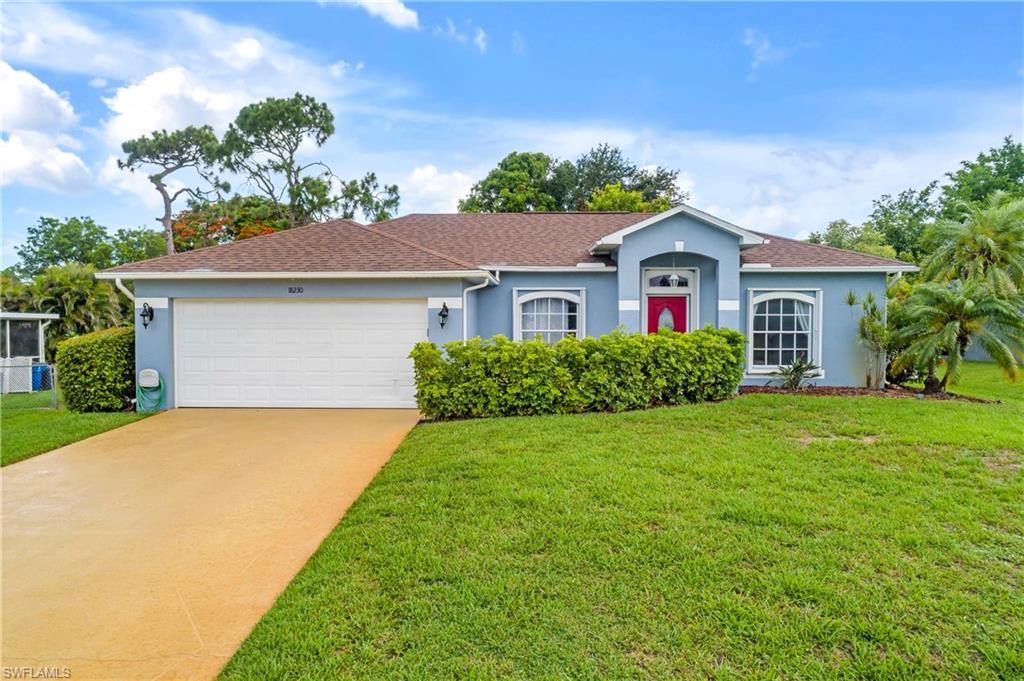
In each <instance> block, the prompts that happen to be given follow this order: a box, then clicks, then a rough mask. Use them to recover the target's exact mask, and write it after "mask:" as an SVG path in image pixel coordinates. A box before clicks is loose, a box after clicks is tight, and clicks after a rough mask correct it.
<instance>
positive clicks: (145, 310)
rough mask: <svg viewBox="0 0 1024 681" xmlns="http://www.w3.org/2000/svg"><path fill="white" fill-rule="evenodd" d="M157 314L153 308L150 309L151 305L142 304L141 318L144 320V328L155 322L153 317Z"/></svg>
mask: <svg viewBox="0 0 1024 681" xmlns="http://www.w3.org/2000/svg"><path fill="white" fill-rule="evenodd" d="M155 316H156V314H155V313H154V312H153V308H152V307H150V305H149V303H143V304H142V312H140V313H139V317H141V318H142V328H146V327H147V326H149V323H150V322H151V321H153V317H155Z"/></svg>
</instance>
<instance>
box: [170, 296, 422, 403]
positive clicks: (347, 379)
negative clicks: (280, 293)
mask: <svg viewBox="0 0 1024 681" xmlns="http://www.w3.org/2000/svg"><path fill="white" fill-rule="evenodd" d="M426 325H427V310H426V301H423V300H419V301H404V300H403V301H379V300H375V301H358V300H346V301H339V300H315V301H314V300H304V301H267V300H245V299H231V300H177V301H175V304H174V336H175V341H174V345H175V353H174V354H175V363H176V366H175V376H176V381H177V383H176V395H177V404H178V406H181V407H380V408H388V407H415V406H416V400H415V382H414V380H413V367H412V360H410V359H409V358H408V355H409V351H410V350H411V349H412V346H413V345H414V344H415V343H417V342H418V341H421V340H425V339H426V336H427V333H426Z"/></svg>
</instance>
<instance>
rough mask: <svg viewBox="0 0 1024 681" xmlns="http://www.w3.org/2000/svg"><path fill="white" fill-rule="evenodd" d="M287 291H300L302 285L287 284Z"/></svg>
mask: <svg viewBox="0 0 1024 681" xmlns="http://www.w3.org/2000/svg"><path fill="white" fill-rule="evenodd" d="M288 293H302V287H301V286H289V287H288Z"/></svg>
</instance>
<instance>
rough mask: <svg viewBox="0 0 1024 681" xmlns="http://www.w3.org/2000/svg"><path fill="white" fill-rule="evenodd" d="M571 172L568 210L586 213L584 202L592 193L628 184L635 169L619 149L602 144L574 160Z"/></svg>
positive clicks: (590, 197) (585, 203) (585, 202)
mask: <svg viewBox="0 0 1024 681" xmlns="http://www.w3.org/2000/svg"><path fill="white" fill-rule="evenodd" d="M575 170H576V172H575V176H576V181H575V183H574V186H573V188H572V193H571V196H570V200H571V201H572V208H573V209H574V210H586V209H587V202H589V201H590V200H591V199H592V198H593V196H594V192H597V191H599V190H602V189H605V188H606V187H608V186H609V185H615V184H617V185H619V186H620V187H622V186H623V185H628V184H629V180H630V179H632V178H633V176H634V175H635V174H636V172H637V167H636V165H634V164H633V163H631V162H630V161H629V159H627V158H626V156H625V154H623V153H622V150H621V149H619V148H618V147H613V146H611V145H610V144H607V143H604V144H599V145H598V146H596V147H594V148H593V149H591V150H590V151H588V152H587V153H585V154H583V155H582V156H580V157H579V158H578V159H576V165H575ZM627 190H628V189H627Z"/></svg>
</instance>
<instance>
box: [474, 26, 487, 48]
mask: <svg viewBox="0 0 1024 681" xmlns="http://www.w3.org/2000/svg"><path fill="white" fill-rule="evenodd" d="M473 44H474V45H476V48H477V49H478V50H480V53H481V54H483V53H484V52H486V51H487V33H486V32H485V31H484V29H482V28H480V27H479V26H478V27H477V28H476V31H475V32H474V33H473Z"/></svg>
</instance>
